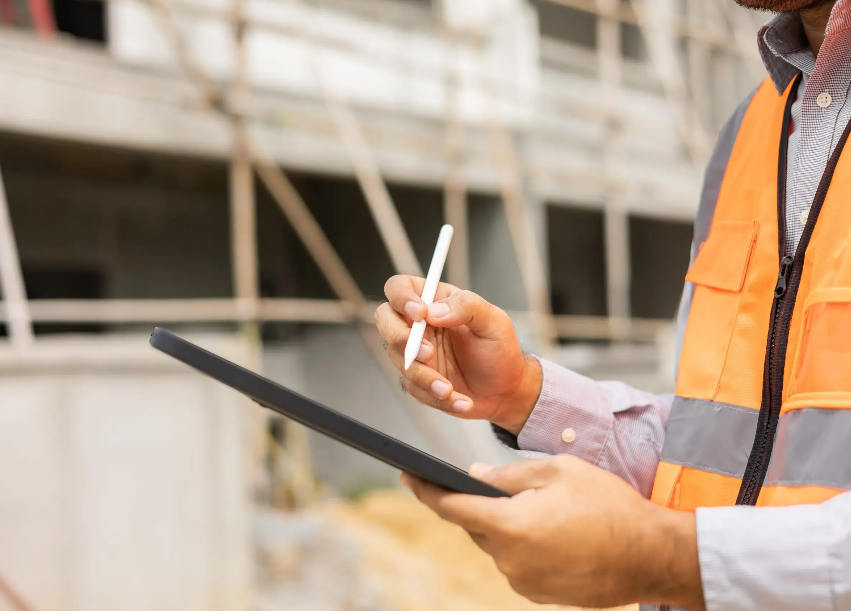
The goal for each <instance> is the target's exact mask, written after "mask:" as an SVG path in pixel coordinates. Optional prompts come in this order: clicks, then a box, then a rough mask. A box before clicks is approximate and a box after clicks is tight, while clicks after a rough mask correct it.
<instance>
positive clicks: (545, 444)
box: [497, 0, 851, 611]
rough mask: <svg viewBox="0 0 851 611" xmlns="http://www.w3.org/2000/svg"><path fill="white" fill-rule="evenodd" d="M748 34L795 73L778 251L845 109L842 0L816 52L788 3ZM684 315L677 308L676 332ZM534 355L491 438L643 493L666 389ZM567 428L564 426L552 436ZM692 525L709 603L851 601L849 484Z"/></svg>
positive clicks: (789, 242)
mask: <svg viewBox="0 0 851 611" xmlns="http://www.w3.org/2000/svg"><path fill="white" fill-rule="evenodd" d="M724 1H731V0H724ZM758 43H759V48H760V53H761V54H762V57H763V60H764V62H765V66H766V69H767V70H768V73H769V75H770V76H771V79H772V81H773V82H774V84H775V86H776V87H777V89H778V90H780V91H783V90H785V89H786V87H787V86H788V85H789V83H790V82H791V80H792V79H793V78H794V77H795V75H796V74H797V73H798V72H799V71H800V72H802V75H803V77H802V80H801V83H800V84H799V87H798V91H797V98H796V100H795V102H794V104H793V106H792V132H791V133H790V137H789V151H788V174H787V184H786V227H787V231H786V250H787V252H789V253H791V252H794V249H795V247H796V246H797V243H798V241H799V239H800V237H801V233H802V231H803V226H804V222H803V221H805V220H806V219H805V216H804V213H805V211H808V210H809V206H810V204H811V202H812V200H813V197H814V195H815V191H816V188H817V186H818V182H819V180H820V178H821V175H822V173H823V171H824V169H825V166H826V164H827V160H828V157H829V156H830V154H831V152H832V151H833V148H834V146H835V145H836V143H837V141H838V139H839V137H840V135H841V133H842V131H843V129H844V127H845V125H846V124H847V123H848V121H849V119H851V100H849V86H851V0H839V1H838V2H837V3H836V5H835V6H834V8H833V11H832V13H831V16H830V21H829V23H828V26H827V32H826V37H825V41H824V44H823V46H822V48H821V50H820V52H819V55H818V57H817V58H816V57H814V56H813V53H812V51H811V50H810V48H809V44H808V42H807V40H806V37H805V35H804V30H803V25H802V23H801V20H800V17H799V16H798V15H797V14H796V13H786V14H779V15H777V16H775V17H774V18H773V19H772V20H771V21H770V22H769V23H768V24H767V25H766V26H765V27H763V28H762V29H761V30H760V33H759V37H758ZM696 250H697V249H696V248H694V249H693V251H696ZM686 295H687V296H688V295H689V291H688V289H687V290H686ZM686 303H688V301H687V300H686ZM687 316H688V308H687V307H684V308H682V309H681V313H680V320H679V321H678V328H679V329H680V330H683V329H684V328H685V318H686V317H687ZM680 337H682V336H681V335H680ZM541 363H542V367H543V373H544V381H543V387H542V390H541V396H540V398H539V399H538V402H537V404H536V406H535V409H534V410H533V411H532V414H531V415H530V417H529V420H528V421H527V423H526V425H525V427H524V428H523V430H522V431H521V432H520V435H519V436H518V437H517V438H516V439H514V438H513V437H511V436H509V435H507V434H506V433H505V432H499V431H497V435H498V436H499V438H500V439H501V440H502V441H503V442H504V443H506V444H507V445H509V446H511V447H513V448H514V449H515V451H517V452H518V453H519V454H521V455H523V456H525V457H527V458H541V457H544V456H548V455H555V454H571V455H574V456H577V457H579V458H582V459H584V460H586V461H588V462H590V463H593V464H595V465H598V466H600V467H602V468H604V469H606V470H608V471H611V472H613V473H616V474H617V475H619V476H621V477H622V478H623V479H625V480H626V481H627V482H629V483H630V484H632V486H634V487H635V488H636V489H637V490H639V491H640V492H642V493H643V494H644V495H645V496H649V494H650V491H651V489H652V487H653V480H654V477H655V473H656V467H657V465H658V463H659V455H660V452H661V449H662V442H663V440H664V436H665V431H664V429H665V423H666V421H667V418H668V414H669V412H670V409H671V401H672V397H670V396H662V395H654V394H651V393H646V392H642V391H640V390H636V389H634V388H631V387H630V386H627V385H626V384H622V383H620V382H596V381H593V380H591V379H589V378H587V377H585V376H582V375H579V374H577V373H575V372H572V371H569V370H567V369H565V368H563V367H560V366H558V365H556V364H554V363H550V362H549V361H545V360H542V361H541ZM566 429H572V430H573V431H575V436H574V435H573V434H572V431H568V434H563V433H564V432H565V430H566ZM565 440H567V441H565ZM849 442H851V440H849ZM697 529H698V552H699V558H700V569H701V579H702V581H703V590H704V598H705V600H706V605H707V609H708V610H709V611H720V610H722V609H723V610H725V611H757V610H760V611H762V610H767V609H782V610H787V609H788V610H790V611H791V610H799V609H808V610H812V611H820V610H839V609H851V493H846V494H841V495H839V496H837V497H835V498H834V499H832V500H830V501H828V502H826V503H823V504H821V505H803V506H798V507H770V508H766V507H759V508H757V507H746V506H735V507H716V508H700V509H698V510H697Z"/></svg>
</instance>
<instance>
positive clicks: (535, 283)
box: [0, 0, 762, 503]
mask: <svg viewBox="0 0 851 611" xmlns="http://www.w3.org/2000/svg"><path fill="white" fill-rule="evenodd" d="M287 1H288V2H292V3H294V4H295V6H297V7H298V8H299V9H303V8H304V1H305V0H287ZM444 1H447V0H444ZM552 1H554V2H558V3H559V4H563V5H566V6H569V7H571V8H573V9H577V10H580V11H584V12H587V13H590V14H592V15H594V16H595V17H596V18H597V32H596V36H597V40H598V44H597V49H596V61H597V74H598V78H599V82H600V87H601V91H602V92H603V94H602V103H601V104H599V105H596V106H595V107H588V106H584V107H583V106H577V105H576V104H575V103H572V106H571V111H572V112H576V113H579V114H580V115H582V114H583V113H584V116H587V117H588V118H589V119H593V120H600V121H602V124H603V125H604V129H605V138H604V146H603V174H604V177H605V180H604V184H605V185H607V186H606V189H605V201H604V205H603V210H604V229H605V235H604V237H605V266H606V271H607V274H606V277H607V280H606V282H607V299H608V316H602V317H594V316H567V315H553V313H552V312H551V310H550V302H549V293H548V279H547V273H546V268H545V264H544V256H543V253H542V252H541V250H540V248H538V244H539V240H538V237H537V234H536V231H537V229H536V221H535V219H534V218H533V217H532V212H533V209H534V206H535V205H536V204H534V202H533V201H532V200H533V199H534V198H533V197H531V196H530V194H529V188H528V185H527V184H526V177H527V173H526V171H525V169H524V168H523V167H522V163H521V159H520V156H521V155H522V151H520V150H519V147H518V144H517V141H516V139H515V136H514V134H513V133H512V129H511V127H510V126H509V125H508V124H507V123H506V121H505V119H504V117H502V116H501V111H500V109H499V107H498V106H497V105H496V104H490V105H489V106H488V108H487V109H486V113H485V114H486V130H485V131H486V133H487V142H488V143H489V146H490V150H491V152H492V162H493V165H494V167H495V169H496V172H497V175H498V177H499V195H500V199H501V201H502V204H503V206H504V210H505V215H506V218H507V220H508V226H509V229H510V234H511V240H512V244H513V248H514V254H515V257H516V259H517V261H518V263H519V267H520V272H521V279H522V283H523V288H524V295H525V301H526V304H527V311H526V312H515V313H512V314H513V315H515V316H516V317H517V318H518V319H525V320H528V321H529V322H530V323H531V328H532V329H533V330H534V336H535V340H536V343H535V350H536V351H537V352H539V353H541V354H548V353H550V352H551V351H552V350H553V349H554V348H555V347H556V345H557V342H558V340H559V339H560V338H562V339H565V338H567V339H606V340H633V341H635V340H637V341H653V340H654V338H656V337H657V335H658V334H659V333H660V332H662V331H663V330H664V329H666V328H667V327H668V323H667V322H666V321H659V320H642V319H637V318H634V317H632V316H631V312H630V307H629V303H630V272H629V269H630V268H629V227H628V210H627V208H626V206H625V203H624V202H625V197H626V195H627V193H625V191H624V187H623V183H622V181H621V180H619V179H618V177H617V175H616V174H617V171H618V170H617V167H616V165H615V164H614V163H613V162H612V160H613V158H614V154H615V152H616V151H617V150H618V147H619V146H620V140H621V137H622V132H623V124H624V121H625V119H624V117H623V116H622V114H621V113H622V111H621V107H620V106H619V105H618V104H617V103H616V102H617V100H618V98H619V91H620V89H621V87H622V86H623V78H624V68H623V60H622V56H623V53H622V48H621V30H622V27H623V26H624V24H628V25H631V26H636V27H638V28H639V29H640V31H641V33H642V35H643V38H644V41H645V44H646V47H647V51H648V59H649V63H650V65H651V67H652V69H653V71H654V72H655V74H656V76H657V78H658V82H659V83H660V85H661V89H662V91H663V94H664V97H665V99H666V101H667V104H668V107H669V110H670V121H672V122H673V123H674V125H675V126H676V132H677V135H678V138H679V141H680V144H681V146H682V149H683V150H684V151H685V155H686V156H687V158H688V159H689V160H690V163H691V164H693V166H694V167H695V168H699V167H701V166H702V165H703V163H704V162H705V161H706V159H707V157H708V154H709V150H710V146H711V138H710V136H709V134H711V133H712V131H713V127H712V126H711V125H710V124H709V122H708V120H707V116H708V115H709V114H710V110H711V109H709V110H708V109H707V108H706V99H707V98H708V95H707V86H706V83H705V79H703V80H701V79H697V78H695V77H694V75H695V74H709V73H711V72H712V70H711V69H710V61H711V59H710V52H711V51H718V50H721V51H723V53H724V54H725V55H724V57H726V58H727V63H726V67H725V64H724V62H723V61H722V62H720V66H721V69H722V70H725V69H726V70H731V69H732V68H731V65H732V62H733V61H737V62H744V63H745V64H746V65H747V66H748V67H749V70H751V72H752V74H753V75H754V76H757V75H758V74H761V71H762V68H761V65H760V64H759V58H758V57H757V55H756V52H755V45H752V44H750V42H749V40H748V39H749V37H750V34H751V31H752V26H753V24H752V23H750V22H748V21H747V18H746V16H745V15H744V14H743V13H741V12H740V11H737V10H736V9H734V8H733V7H732V5H731V4H730V2H729V0H713V2H705V1H704V0H682V2H676V3H675V2H674V1H673V0H630V2H621V1H620V0H552ZM144 3H145V5H146V6H147V7H148V8H149V9H150V11H151V13H152V14H153V15H154V16H155V18H156V21H157V23H158V24H159V27H160V28H161V30H162V32H164V34H165V36H166V38H167V39H168V41H169V43H170V45H171V47H172V49H173V51H174V53H175V55H176V56H177V58H178V60H179V64H180V68H181V70H182V71H183V73H184V74H185V76H186V78H187V79H188V80H189V81H190V82H191V83H192V85H193V86H194V87H195V89H196V91H197V92H198V97H197V99H198V100H200V104H201V105H202V107H203V108H204V109H205V112H208V113H215V114H216V115H218V116H220V117H222V118H224V119H225V120H226V121H227V123H228V125H229V133H230V159H229V177H230V178H229V184H230V223H231V243H230V253H231V268H232V275H233V286H234V295H233V296H232V297H230V298H220V299H186V300H115V299H106V300H91V301H87V300H28V299H27V295H26V289H25V286H24V282H23V278H22V272H21V268H20V261H19V258H18V254H17V249H16V246H15V237H14V232H13V229H12V226H11V220H10V218H9V212H8V205H7V201H6V199H5V194H4V191H3V188H2V174H0V286H2V301H0V320H5V321H6V323H7V329H8V331H9V336H10V340H11V344H12V345H13V346H14V347H15V348H16V349H19V350H21V351H25V350H28V349H29V348H30V347H31V346H32V345H33V343H34V342H35V341H37V339H36V338H34V334H33V329H32V325H33V323H40V322H52V323H59V322H62V323H69V322H92V323H164V322H211V321H215V322H234V323H240V325H241V328H242V332H243V334H244V335H245V337H247V338H248V340H249V341H250V342H252V343H253V344H254V345H255V347H256V348H257V352H258V354H259V333H258V325H260V324H262V323H264V322H278V321H286V322H303V323H306V322H316V323H333V324H353V325H357V326H358V328H359V330H360V336H361V338H362V341H363V343H364V344H365V345H366V347H367V348H368V349H369V351H370V353H371V354H372V355H373V356H374V358H375V360H376V362H377V363H378V364H379V366H380V367H381V369H382V371H383V372H384V373H385V375H386V377H387V379H388V381H389V382H390V384H391V386H392V387H393V388H395V389H397V392H399V393H400V395H401V391H399V390H398V384H397V382H396V380H397V376H398V372H396V371H395V370H394V369H393V368H392V367H391V366H390V365H389V363H388V361H387V359H386V358H385V357H384V354H383V352H382V351H381V349H380V347H379V341H378V336H377V333H376V332H375V329H374V327H373V325H372V313H373V311H374V309H375V307H376V305H377V304H375V303H370V302H369V301H368V300H367V299H366V297H365V296H364V294H363V293H362V291H361V289H360V288H359V287H358V285H357V283H356V282H355V280H354V278H353V277H352V274H351V272H350V271H349V269H348V267H347V265H346V262H345V261H344V260H343V259H342V258H341V256H340V255H339V254H338V253H337V251H336V250H335V248H334V246H333V245H332V243H331V241H330V240H329V238H328V236H327V235H326V234H325V233H324V231H323V229H322V227H321V226H320V224H319V223H318V222H317V220H316V218H314V216H313V215H312V213H311V211H310V209H309V208H308V206H307V204H306V203H305V201H304V200H303V199H302V196H301V195H300V194H299V192H298V191H297V190H296V188H295V187H294V186H293V184H292V182H291V180H290V178H289V177H288V175H287V173H286V172H285V171H284V169H283V168H282V167H281V166H280V165H279V164H278V163H276V162H275V161H274V160H273V158H272V156H271V155H269V154H268V153H267V152H266V151H265V150H264V147H263V145H262V143H261V142H259V141H258V139H257V138H254V137H252V133H251V125H252V123H253V122H257V121H263V120H266V119H268V118H270V117H276V116H278V115H277V114H276V113H277V111H276V109H275V108H273V107H269V106H268V105H264V104H263V102H262V100H261V99H260V98H258V96H256V94H255V92H254V91H253V90H252V85H251V82H250V79H249V78H248V72H247V65H248V60H247V50H246V38H247V32H248V31H250V30H251V29H254V28H256V29H259V30H263V31H266V32H272V33H274V34H276V35H279V36H285V37H295V38H297V39H299V40H301V41H303V42H304V43H305V44H306V46H307V48H308V49H311V50H312V51H311V53H310V58H309V61H311V62H312V64H313V72H314V74H315V75H316V79H317V82H318V85H319V87H318V91H319V92H320V99H321V103H322V105H323V108H324V112H325V115H326V117H327V119H328V120H329V121H330V124H331V125H332V126H333V129H334V131H335V133H336V135H337V137H338V138H339V140H340V141H341V142H342V144H343V147H344V150H345V151H346V154H347V156H348V161H349V163H350V164H351V168H352V169H353V173H354V176H355V178H356V180H357V183H358V184H359V186H360V189H361V190H362V192H363V195H364V198H365V200H366V203H367V205H368V208H369V211H370V213H371V215H372V218H373V219H374V222H375V224H376V227H377V228H378V231H379V234H380V236H381V239H382V241H383V243H384V245H385V246H386V248H387V252H388V253H389V255H390V259H391V261H392V264H393V267H394V269H395V271H396V273H401V274H413V275H422V268H421V266H420V264H419V262H418V260H417V257H416V255H415V254H414V249H413V247H412V245H411V240H410V238H409V236H408V235H407V233H406V231H405V228H404V227H403V225H402V222H401V220H400V217H399V214H398V211H397V209H396V206H395V204H394V202H393V200H392V198H391V196H390V193H389V191H388V188H387V184H386V181H385V179H384V177H383V176H382V172H381V170H380V167H379V164H378V162H377V160H376V157H375V154H374V151H373V147H372V146H371V144H370V138H369V136H368V134H367V133H366V132H365V130H364V128H363V126H362V125H361V124H360V122H359V120H358V117H357V115H356V114H355V112H354V111H353V109H352V106H351V104H350V103H349V102H348V101H347V100H346V98H345V96H344V95H343V94H342V93H341V92H340V91H339V90H338V89H337V87H336V86H335V84H334V82H333V80H332V79H330V78H328V76H327V75H326V74H325V73H324V71H323V64H322V61H321V60H320V58H319V56H318V52H317V51H316V48H315V47H316V45H317V44H318V43H320V42H321V43H323V44H325V43H328V44H334V45H337V46H338V47H339V46H340V45H341V43H340V41H338V40H333V41H328V40H324V39H320V38H321V35H320V34H317V33H315V32H313V30H312V29H311V28H309V27H307V24H306V23H304V22H303V20H304V19H306V17H305V15H306V13H305V12H304V11H303V10H301V14H302V21H301V23H300V24H297V25H295V26H283V25H276V24H270V23H264V22H261V21H259V20H257V19H256V18H253V17H252V16H251V15H250V13H249V12H248V11H247V7H246V4H247V0H233V3H232V6H231V7H230V8H213V7H211V6H203V5H200V4H197V3H196V4H193V3H192V2H191V1H189V0H144ZM33 5H34V6H35V7H37V8H38V11H39V12H38V19H37V20H36V21H37V23H38V24H41V25H39V30H38V31H39V33H47V34H49V33H50V28H51V27H52V26H51V24H52V20H51V19H50V18H49V15H48V16H45V15H44V14H43V13H44V10H43V9H44V7H43V6H42V5H43V3H41V2H35V0H33ZM435 10H437V11H439V13H440V15H441V16H442V19H441V24H440V28H441V36H442V39H443V41H444V44H445V46H446V49H447V53H446V56H445V57H446V60H445V61H444V63H443V65H442V67H441V68H440V70H439V72H440V75H439V76H440V77H441V78H442V79H443V82H444V83H445V85H446V86H445V96H446V99H445V116H444V122H443V123H444V133H443V151H442V156H443V160H444V162H445V167H446V171H445V175H444V216H445V219H446V221H447V222H449V223H451V224H453V225H454V226H455V227H456V239H455V243H454V244H453V247H452V250H451V252H450V255H449V261H448V267H447V271H448V276H449V279H450V281H451V282H453V283H455V284H457V285H459V286H466V285H468V283H469V278H470V263H469V242H468V235H467V234H468V229H467V188H468V187H467V177H466V176H465V172H464V169H463V158H464V155H465V125H464V119H463V117H462V115H461V113H460V112H459V110H458V106H459V96H460V93H459V88H460V85H459V81H460V78H459V75H458V72H457V67H456V65H455V63H456V62H455V58H457V57H458V54H459V53H460V52H462V51H463V50H464V49H468V48H474V49H475V48H478V47H479V46H480V45H481V44H482V39H481V36H480V35H479V34H478V33H477V32H475V31H466V30H464V29H457V28H454V27H453V26H452V24H451V23H449V22H448V21H447V20H446V19H444V18H443V17H445V15H446V10H445V8H444V7H442V5H440V4H439V3H438V5H437V6H436V7H435ZM178 15H194V16H200V17H204V18H212V19H216V20H220V21H223V22H225V23H226V24H228V25H229V28H230V31H231V36H232V40H233V48H234V64H233V66H234V67H233V72H232V75H231V78H230V82H229V83H228V84H227V85H226V86H223V85H222V84H220V83H219V82H217V81H216V79H214V78H213V77H212V76H211V75H210V74H208V73H207V72H206V71H205V70H204V68H203V67H202V63H201V62H200V61H199V60H198V58H197V57H195V56H194V55H193V52H192V49H191V46H190V45H189V44H188V42H187V38H186V33H185V32H184V31H183V30H182V29H181V27H180V24H179V20H178V18H177V16H178ZM317 37H320V38H317ZM683 41H684V42H685V44H684V45H681V44H680V43H681V42H683ZM682 49H684V52H683V51H682ZM683 53H684V54H683ZM371 59H372V60H374V61H375V62H377V63H382V64H385V65H387V64H395V63H396V62H397V61H398V60H397V58H395V57H392V56H388V55H385V54H373V55H372V56H371ZM686 68H687V69H686ZM412 69H423V70H425V69H426V68H422V67H414V68H412ZM477 86H478V87H479V89H480V91H482V92H484V98H485V99H486V100H493V99H496V98H498V97H500V96H506V97H509V98H510V97H511V96H519V97H520V98H521V99H522V97H523V96H524V95H525V94H526V92H524V91H522V90H520V91H518V90H515V89H509V88H507V87H506V86H505V84H504V83H502V82H501V81H500V79H499V77H498V75H495V74H483V75H481V79H480V82H479V83H478V85H477ZM196 103H197V102H196ZM565 104H571V103H570V102H565ZM412 146H414V147H416V146H417V145H416V143H414V144H412ZM255 174H256V176H257V177H258V178H259V180H260V183H261V184H263V185H264V186H265V188H266V189H267V190H268V192H269V193H270V194H271V196H272V198H273V199H274V201H275V202H276V203H277V205H278V207H279V208H280V211H281V213H282V214H283V215H284V216H285V217H286V218H287V220H288V221H289V223H290V224H291V226H292V227H293V229H294V231H295V233H296V234H297V236H298V238H299V239H300V241H301V242H302V244H303V245H304V247H305V249H306V250H307V252H308V253H309V254H310V256H311V257H312V259H313V260H314V262H315V263H316V265H317V267H318V269H319V270H320V272H321V273H322V275H323V276H324V278H325V279H326V280H327V282H328V284H329V286H330V287H331V288H332V290H333V292H334V294H335V296H336V299H334V300H310V299H282V298H275V299H271V298H261V297H260V295H259V289H258V263H257V243H256V222H257V221H256V214H255V209H256V203H255V193H254V176H255ZM572 178H575V179H576V180H577V181H581V180H582V179H583V177H582V176H579V175H577V176H575V177H572ZM254 366H256V367H259V366H260V362H259V357H258V360H257V362H256V363H254ZM400 399H401V396H400ZM403 401H404V402H405V404H406V405H407V406H408V407H409V408H410V410H409V411H410V414H411V416H412V418H414V419H415V422H417V424H418V426H420V428H421V429H422V432H423V433H424V434H425V435H426V436H427V437H429V439H430V441H432V442H433V443H434V444H435V445H437V446H441V445H444V442H442V440H441V438H440V435H438V434H437V433H436V432H435V431H433V430H430V427H431V426H432V425H430V424H429V422H428V421H427V419H424V418H422V417H421V415H420V414H422V411H421V410H418V409H416V408H414V407H413V406H412V404H411V402H410V400H409V399H404V400H403ZM287 436H288V440H287V447H288V448H289V452H290V453H291V454H292V456H291V457H290V458H291V459H292V469H291V472H290V475H291V481H290V484H291V486H292V488H293V490H294V496H295V498H296V499H297V501H298V502H299V503H308V502H310V498H311V495H312V483H311V475H310V467H309V460H308V455H307V442H306V439H305V438H304V433H303V431H301V429H300V427H297V426H294V425H290V427H289V429H288V432H287ZM443 449H444V451H445V453H446V454H447V455H450V456H451V455H452V449H451V448H443Z"/></svg>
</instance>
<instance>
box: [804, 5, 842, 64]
mask: <svg viewBox="0 0 851 611" xmlns="http://www.w3.org/2000/svg"><path fill="white" fill-rule="evenodd" d="M834 4H836V0H834V1H833V2H826V3H824V4H819V5H818V6H815V7H813V8H807V9H803V10H801V22H802V23H803V24H804V33H805V34H806V35H807V40H808V41H809V43H810V48H811V49H812V50H813V55H816V56H818V52H819V50H820V49H821V45H822V43H823V42H824V33H825V30H826V29H827V20H828V19H830V11H831V10H832V9H833V5H834Z"/></svg>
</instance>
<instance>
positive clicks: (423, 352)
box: [417, 344, 431, 362]
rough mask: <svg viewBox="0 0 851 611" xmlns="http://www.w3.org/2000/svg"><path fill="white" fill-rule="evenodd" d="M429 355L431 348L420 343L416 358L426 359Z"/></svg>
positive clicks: (419, 359)
mask: <svg viewBox="0 0 851 611" xmlns="http://www.w3.org/2000/svg"><path fill="white" fill-rule="evenodd" d="M430 355H431V350H430V349H429V347H428V346H427V345H425V344H420V349H419V350H418V351H417V360H418V361H423V362H425V361H427V360H428V357H429V356H430Z"/></svg>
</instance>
